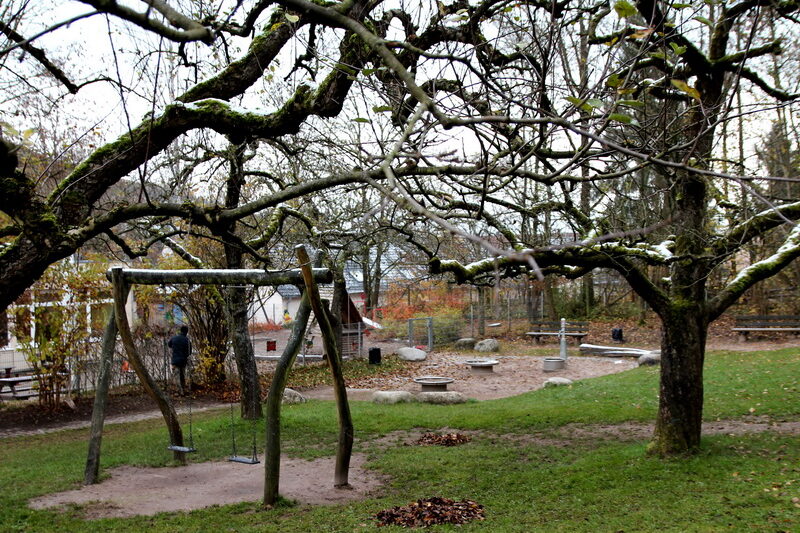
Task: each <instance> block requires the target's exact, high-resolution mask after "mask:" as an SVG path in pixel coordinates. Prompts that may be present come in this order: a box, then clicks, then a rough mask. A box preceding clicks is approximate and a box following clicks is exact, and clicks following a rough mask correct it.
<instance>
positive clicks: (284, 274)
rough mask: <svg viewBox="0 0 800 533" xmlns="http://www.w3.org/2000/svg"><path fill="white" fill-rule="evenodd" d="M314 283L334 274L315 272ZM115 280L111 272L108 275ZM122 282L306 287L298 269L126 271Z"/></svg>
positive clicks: (326, 279) (137, 269)
mask: <svg viewBox="0 0 800 533" xmlns="http://www.w3.org/2000/svg"><path fill="white" fill-rule="evenodd" d="M312 275H313V277H314V281H315V282H317V283H331V282H332V281H333V275H332V274H331V271H330V270H328V269H327V268H314V269H312ZM106 277H108V279H109V280H110V279H111V271H110V270H109V271H108V273H107V274H106ZM121 279H122V281H123V282H125V283H128V284H131V285H133V284H139V285H259V286H260V285H271V286H278V285H302V284H303V274H302V272H301V271H300V270H299V269H294V270H275V271H271V270H258V269H191V268H190V269H186V270H156V269H142V268H123V269H122V273H121Z"/></svg>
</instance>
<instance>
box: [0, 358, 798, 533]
mask: <svg viewBox="0 0 800 533" xmlns="http://www.w3.org/2000/svg"><path fill="white" fill-rule="evenodd" d="M799 379H800V349H785V350H779V351H774V352H758V353H753V352H750V353H736V352H726V353H714V354H711V355H709V357H708V362H707V366H706V409H705V418H706V419H707V420H716V419H717V418H720V419H740V420H741V419H745V420H746V419H748V418H752V417H753V416H758V417H759V420H767V421H798V420H800V394H798V392H799V391H800V384H799V383H798V380H799ZM656 406H657V371H656V370H654V369H652V368H641V369H636V370H633V371H630V372H625V373H622V374H616V375H613V376H606V377H603V378H598V379H592V380H586V381H583V382H579V383H576V384H575V385H574V386H573V387H571V388H568V389H567V388H558V389H547V390H541V391H536V392H532V393H528V394H524V395H521V396H517V397H514V398H507V399H503V400H493V401H486V402H470V403H467V404H463V405H458V406H433V405H422V404H406V405H393V406H385V405H374V404H371V403H365V402H353V403H352V411H353V417H354V422H355V427H356V433H357V437H358V439H359V442H358V444H357V448H358V449H359V450H361V451H364V452H366V453H367V454H368V457H369V463H368V466H369V467H370V468H374V469H377V470H378V471H380V472H381V473H384V474H386V475H388V476H389V479H390V482H389V484H388V486H387V487H386V489H385V490H384V494H383V496H382V497H379V498H375V499H371V500H366V501H362V502H356V503H351V504H347V505H340V506H334V507H304V506H295V507H292V506H281V507H278V508H277V509H274V510H271V511H262V510H260V508H259V506H258V504H257V503H246V504H238V505H231V506H221V507H213V508H209V509H204V510H200V511H195V512H191V513H165V514H161V515H157V516H155V517H140V518H129V519H113V520H109V519H105V520H96V521H84V520H82V519H81V510H80V509H79V508H76V509H72V510H69V511H67V512H61V513H59V512H54V511H33V510H30V509H28V508H27V506H26V502H27V500H28V499H30V498H32V497H35V496H38V495H41V494H46V493H50V492H55V491H61V490H65V489H70V488H75V487H77V486H78V485H79V483H80V480H81V479H82V471H83V464H84V460H85V454H86V443H85V442H84V439H85V435H86V432H85V431H67V432H60V433H55V434H50V435H44V436H36V437H26V438H16V439H8V440H4V441H3V443H2V446H0V489H2V490H0V524H1V525H0V530H2V531H99V530H114V531H141V530H144V529H147V530H149V531H153V532H159V531H176V530H189V531H281V532H290V531H297V532H306V531H366V530H372V529H375V520H374V519H373V518H372V517H373V516H374V514H375V513H376V512H377V511H379V510H381V509H384V508H386V507H390V506H393V505H403V504H406V503H408V502H410V501H412V500H415V499H417V498H424V497H431V496H444V497H448V498H453V499H461V498H469V499H473V500H476V501H478V502H479V503H481V504H483V505H484V506H485V507H486V520H485V521H483V522H476V523H472V524H467V525H464V526H462V527H460V528H458V530H459V531H493V532H494V531H626V532H631V531H675V532H678V531H742V530H745V529H750V530H754V531H800V520H799V519H798V516H800V508H798V505H799V504H798V503H797V502H800V445H798V437H797V436H796V435H780V434H776V433H763V434H747V435H740V436H729V435H717V436H710V437H704V440H703V448H702V450H701V452H700V453H699V454H697V455H696V456H692V457H689V458H683V459H673V460H660V459H655V458H651V457H647V456H645V453H644V449H645V445H646V442H644V441H636V440H630V439H626V440H609V439H607V438H606V439H596V440H592V439H585V438H584V439H580V440H578V439H576V440H573V441H569V442H562V443H561V444H559V445H555V444H551V445H548V444H547V443H546V442H547V441H541V440H539V439H536V438H533V437H530V436H529V435H531V434H533V433H537V434H539V435H545V436H546V435H548V434H549V432H553V431H555V430H556V429H557V428H559V427H561V426H564V425H567V424H614V423H620V422H651V421H652V420H653V419H654V416H655V411H656ZM751 409H753V411H751ZM283 413H284V439H285V447H284V450H285V451H287V452H289V453H290V454H293V455H297V456H303V457H316V456H322V455H329V454H332V453H333V450H334V446H335V439H336V432H337V429H336V418H335V417H336V410H335V406H334V405H333V403H332V402H320V401H316V402H309V403H308V404H304V405H296V406H287V407H285V408H284V410H283ZM194 418H195V420H194V433H195V439H196V444H197V445H198V447H199V449H200V452H199V453H198V454H196V455H194V456H193V457H192V460H193V461H206V460H211V459H219V458H222V457H225V456H226V455H227V454H229V453H230V448H229V447H230V419H229V413H228V412H227V410H223V411H221V412H205V413H199V414H196V415H195V417H194ZM443 427H449V428H457V429H463V430H478V431H479V433H478V434H477V436H476V437H475V438H474V439H473V441H472V442H470V443H468V444H466V445H463V446H459V447H453V448H438V447H417V446H404V445H393V444H385V443H383V444H381V445H377V444H374V443H373V442H372V439H374V438H375V437H378V436H381V435H385V434H387V433H390V432H393V431H403V430H411V429H415V428H422V429H432V430H436V429H439V428H443ZM237 430H238V431H239V433H238V435H239V441H240V442H241V443H245V442H249V440H248V439H249V433H248V431H249V428H248V425H247V424H246V423H240V426H238V428H237ZM257 435H258V438H259V443H260V446H263V423H262V424H259V426H258V431H257ZM562 440H563V433H562ZM165 445H166V436H165V431H164V429H163V425H162V423H161V421H158V420H153V421H144V422H138V423H135V424H128V425H124V426H110V427H108V428H107V431H106V433H105V437H104V447H103V466H104V468H108V467H111V466H116V465H122V464H133V465H152V466H165V465H170V464H172V463H171V457H170V454H169V453H168V452H167V451H166V450H165ZM793 498H794V499H797V500H796V501H793ZM434 529H436V530H442V531H452V530H455V529H456V528H454V527H449V526H441V527H436V528H434ZM387 530H388V531H394V530H399V529H398V528H387Z"/></svg>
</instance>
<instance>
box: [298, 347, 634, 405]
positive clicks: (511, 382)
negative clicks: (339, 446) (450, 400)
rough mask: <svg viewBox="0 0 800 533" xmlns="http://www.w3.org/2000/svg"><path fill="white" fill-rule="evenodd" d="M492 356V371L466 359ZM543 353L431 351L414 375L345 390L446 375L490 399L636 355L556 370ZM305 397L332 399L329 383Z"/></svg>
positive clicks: (362, 394)
mask: <svg viewBox="0 0 800 533" xmlns="http://www.w3.org/2000/svg"><path fill="white" fill-rule="evenodd" d="M486 358H491V359H495V360H497V361H498V364H497V365H495V366H494V371H493V372H492V373H491V374H477V373H475V372H473V371H472V370H471V369H470V366H469V365H468V364H467V363H466V361H467V360H469V359H486ZM543 361H544V357H531V356H513V355H504V356H503V355H501V356H491V355H489V356H488V357H478V356H476V355H474V354H473V355H469V356H467V355H464V354H454V353H434V354H430V355H429V356H428V359H426V360H425V361H420V362H419V363H417V365H418V366H417V369H416V372H415V376H412V377H406V376H398V377H392V378H381V379H375V380H372V381H369V380H361V381H360V382H359V388H353V389H349V390H348V397H349V398H350V399H351V400H364V401H369V400H370V399H371V398H372V392H373V391H375V390H405V391H410V392H418V391H419V390H420V385H419V384H417V383H415V382H414V381H413V379H412V378H413V377H420V376H446V377H450V378H453V379H454V381H453V383H452V384H450V385H449V386H448V390H453V391H457V392H460V393H462V394H463V395H464V396H466V397H467V398H474V399H476V400H493V399H496V398H505V397H507V396H516V395H517V394H522V393H524V392H529V391H532V390H536V389H540V388H542V387H543V386H544V382H545V381H547V380H548V379H549V378H551V377H556V376H558V377H564V378H569V379H571V380H573V381H575V380H579V379H585V378H590V377H595V376H603V375H606V374H614V373H617V372H622V371H624V370H629V369H631V368H634V367H635V366H636V360H635V359H610V358H607V357H569V358H568V362H567V367H566V368H565V369H564V370H559V371H557V372H545V371H544V370H543ZM302 394H303V395H304V396H306V397H308V398H315V399H324V400H330V399H333V389H332V388H331V387H318V388H315V389H309V390H304V391H302Z"/></svg>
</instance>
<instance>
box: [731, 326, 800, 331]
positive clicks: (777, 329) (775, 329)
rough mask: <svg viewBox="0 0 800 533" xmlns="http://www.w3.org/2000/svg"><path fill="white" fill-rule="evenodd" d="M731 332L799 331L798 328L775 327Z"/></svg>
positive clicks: (799, 328) (733, 329)
mask: <svg viewBox="0 0 800 533" xmlns="http://www.w3.org/2000/svg"><path fill="white" fill-rule="evenodd" d="M731 331H773V332H793V331H794V332H798V331H800V327H796V328H783V327H775V328H731Z"/></svg>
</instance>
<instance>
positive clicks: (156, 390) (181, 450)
mask: <svg viewBox="0 0 800 533" xmlns="http://www.w3.org/2000/svg"><path fill="white" fill-rule="evenodd" d="M296 253H297V258H298V261H299V263H300V268H299V269H295V270H287V271H264V270H216V269H193V270H141V269H124V268H112V269H111V270H110V271H109V273H108V277H109V279H110V280H111V282H112V286H113V295H114V312H113V314H112V316H111V318H110V319H109V321H108V323H107V325H106V328H105V331H104V335H103V344H102V356H101V357H102V358H101V364H100V372H99V376H98V382H97V389H96V393H95V401H94V410H93V413H92V428H91V435H90V439H89V450H88V455H87V460H86V468H85V471H84V483H85V484H93V483H97V481H98V476H99V468H100V448H101V442H102V432H103V424H104V421H105V409H106V404H107V401H108V388H109V381H110V376H111V367H112V362H113V355H114V345H115V343H116V338H117V335H118V334H119V336H120V338H121V340H122V344H123V346H124V349H125V353H126V357H127V360H128V361H129V363H130V366H131V368H132V369H133V371H134V372H135V373H136V375H137V376H138V378H139V381H140V382H141V384H142V386H143V387H144V389H145V392H146V393H147V394H148V396H150V397H151V398H152V399H153V401H154V402H155V403H156V405H158V408H159V409H160V411H161V414H162V416H163V418H164V421H165V423H166V426H167V430H168V433H169V446H168V448H169V449H170V450H172V451H173V453H174V457H175V459H176V460H177V461H179V462H182V463H186V461H187V459H186V454H187V453H189V452H191V451H192V448H193V446H192V445H191V443H187V442H184V436H183V431H182V429H181V426H180V422H179V419H178V416H177V414H176V411H175V407H174V406H173V404H172V402H171V401H170V398H169V396H168V395H167V394H166V393H165V392H164V391H163V390H162V389H161V388H160V387H159V385H158V383H157V382H156V381H155V380H154V379H153V378H152V376H151V375H150V374H149V372H148V370H147V368H146V367H145V365H144V364H143V362H142V359H141V358H140V356H139V354H138V353H137V349H136V345H135V343H134V339H133V336H132V333H131V329H130V324H129V321H128V316H127V313H126V310H125V301H126V299H127V297H128V293H129V291H130V289H131V286H132V285H134V284H145V285H175V284H188V285H237V286H241V285H253V286H263V285H269V286H278V285H285V284H292V285H295V286H297V287H298V288H299V289H300V290H301V293H302V302H301V305H300V310H299V311H298V313H297V316H296V317H295V321H294V325H293V328H292V333H291V336H290V338H289V342H288V343H287V346H286V348H285V349H284V351H283V354H282V355H281V358H280V360H279V361H278V365H277V368H276V370H275V374H274V376H273V381H272V385H271V387H270V390H269V394H268V397H267V404H266V416H267V436H266V437H267V439H266V440H267V445H266V452H265V461H264V462H265V483H264V504H265V505H272V504H274V503H275V502H276V501H277V497H278V482H279V475H280V407H281V400H282V398H283V392H284V390H285V388H286V382H287V379H288V371H289V369H290V368H291V367H292V365H293V364H294V361H295V359H296V358H297V354H298V353H299V352H300V348H301V346H302V344H303V341H304V336H305V331H306V328H307V326H308V319H309V316H310V314H311V311H312V310H313V312H314V316H315V317H316V318H317V322H318V324H319V326H320V330H321V333H322V338H323V342H324V346H325V352H326V353H327V354H328V355H329V356H328V357H327V361H328V365H329V368H330V370H331V373H332V374H333V377H334V390H335V395H336V404H337V409H338V418H339V428H340V430H339V443H338V448H337V454H336V467H335V473H334V486H336V487H342V486H347V484H348V471H349V466H350V456H351V453H352V447H353V424H352V418H351V416H350V408H349V405H348V402H347V394H346V391H345V383H344V377H343V375H342V368H341V354H340V351H339V345H338V342H337V339H336V335H335V328H334V326H333V320H332V316H331V312H330V310H329V309H328V308H327V307H326V306H325V305H324V303H323V301H322V299H321V298H320V295H319V289H318V288H317V283H330V282H331V281H332V277H333V276H332V274H331V272H330V271H329V270H328V269H321V268H315V269H312V268H311V264H310V259H309V257H308V254H307V252H306V251H305V248H304V247H303V246H298V247H296ZM334 290H336V284H335V285H334ZM347 300H348V301H349V299H347ZM187 444H188V445H187ZM237 457H238V456H237ZM240 462H244V461H240Z"/></svg>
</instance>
